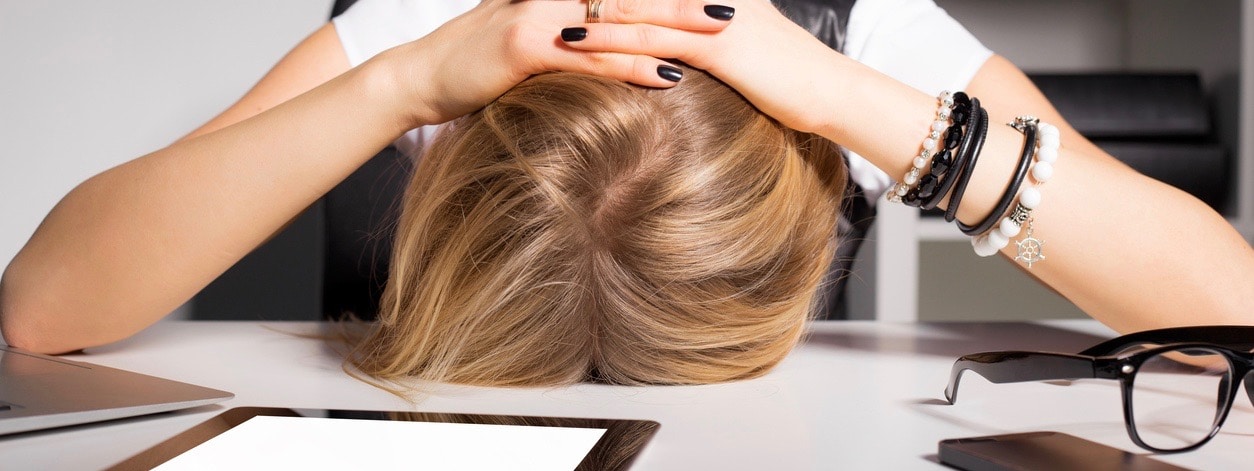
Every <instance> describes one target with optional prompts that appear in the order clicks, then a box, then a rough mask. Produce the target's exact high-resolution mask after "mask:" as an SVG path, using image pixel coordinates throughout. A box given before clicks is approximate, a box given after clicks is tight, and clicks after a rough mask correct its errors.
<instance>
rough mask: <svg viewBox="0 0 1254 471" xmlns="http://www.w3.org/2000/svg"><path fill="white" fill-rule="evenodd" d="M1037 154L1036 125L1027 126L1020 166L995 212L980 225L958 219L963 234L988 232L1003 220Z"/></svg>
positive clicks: (1024, 131)
mask: <svg viewBox="0 0 1254 471" xmlns="http://www.w3.org/2000/svg"><path fill="white" fill-rule="evenodd" d="M1035 154H1036V125H1029V126H1025V127H1024V129H1023V153H1022V154H1020V155H1019V168H1018V169H1016V170H1015V175H1014V178H1013V179H1011V180H1010V185H1007V186H1006V192H1005V193H1002V195H1001V200H999V201H998V202H997V206H996V207H995V208H994V209H993V212H992V213H990V214H989V215H988V217H986V218H984V220H983V221H980V223H979V224H978V225H975V226H968V225H966V224H963V223H962V221H958V228H959V229H961V230H962V233H963V234H966V235H969V236H974V235H980V234H983V233H985V232H988V230H989V229H991V228H992V227H993V225H994V224H997V221H1000V220H1001V217H1002V215H1004V214H1006V210H1008V209H1010V203H1011V202H1013V201H1014V200H1015V197H1016V196H1018V195H1019V188H1020V187H1021V186H1023V179H1024V178H1026V177H1027V176H1028V167H1031V166H1032V157H1033V156H1034V155H1035Z"/></svg>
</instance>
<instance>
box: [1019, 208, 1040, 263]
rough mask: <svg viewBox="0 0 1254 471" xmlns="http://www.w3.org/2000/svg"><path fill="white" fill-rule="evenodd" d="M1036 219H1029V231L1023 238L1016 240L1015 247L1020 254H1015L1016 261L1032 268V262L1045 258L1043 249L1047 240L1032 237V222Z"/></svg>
mask: <svg viewBox="0 0 1254 471" xmlns="http://www.w3.org/2000/svg"><path fill="white" fill-rule="evenodd" d="M1033 222H1036V220H1035V219H1028V232H1027V234H1026V235H1024V237H1023V239H1022V240H1020V241H1018V242H1015V248H1016V250H1017V251H1018V254H1017V255H1015V261H1016V262H1023V263H1026V264H1027V265H1028V268H1032V264H1033V263H1036V262H1039V261H1041V260H1045V253H1044V252H1043V251H1042V250H1043V247H1044V245H1045V241H1043V240H1040V239H1037V238H1035V237H1032V223H1033Z"/></svg>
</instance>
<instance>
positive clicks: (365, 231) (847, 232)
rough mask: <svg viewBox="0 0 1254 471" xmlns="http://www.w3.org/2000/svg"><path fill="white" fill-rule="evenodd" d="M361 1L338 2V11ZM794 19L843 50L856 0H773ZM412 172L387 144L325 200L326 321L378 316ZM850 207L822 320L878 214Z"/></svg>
mask: <svg viewBox="0 0 1254 471" xmlns="http://www.w3.org/2000/svg"><path fill="white" fill-rule="evenodd" d="M355 1H356V0H337V1H336V2H335V5H334V7H333V8H332V13H331V14H332V16H335V15H338V14H340V13H342V12H344V11H345V10H347V9H348V7H349V6H351V5H352V4H353V3H354V2H355ZM775 3H776V4H777V5H780V6H781V8H782V9H783V10H784V11H785V13H786V14H787V15H788V16H789V18H791V19H792V20H793V21H796V22H797V23H798V24H800V25H802V26H804V27H805V28H806V29H808V30H809V31H810V32H811V33H813V34H815V36H817V37H818V38H820V39H821V40H823V41H824V42H826V43H827V44H828V45H830V46H832V47H833V48H835V49H836V50H840V49H842V48H843V47H844V42H845V31H846V26H847V23H848V20H849V11H850V10H851V9H852V8H853V3H854V0H827V1H824V0H775ZM412 170H413V168H412V163H411V162H410V159H409V158H408V157H406V156H405V155H402V154H401V153H400V152H398V151H397V150H396V149H395V148H392V147H389V148H387V149H385V150H384V151H383V152H381V153H379V154H378V155H377V156H375V157H374V158H373V159H371V160H370V161H369V162H367V163H366V164H365V165H364V166H362V167H361V168H360V169H358V170H357V171H356V172H354V173H353V174H352V175H351V176H349V177H348V179H346V180H345V181H344V182H343V183H341V184H339V185H338V186H336V187H335V188H334V189H332V190H331V191H330V192H329V193H327V195H326V197H325V198H324V201H323V205H322V206H323V208H324V210H325V213H324V217H325V222H326V233H325V235H326V238H325V243H326V251H325V257H326V258H325V263H324V268H323V285H322V312H323V316H324V317H325V318H328V319H340V318H343V317H344V316H345V315H346V314H352V315H353V316H356V317H358V318H362V319H373V318H374V317H375V313H376V311H377V310H378V300H379V297H380V295H381V294H382V292H383V286H384V283H385V282H386V280H387V276H388V262H389V260H390V256H391V252H392V230H393V227H394V223H395V221H396V217H397V214H398V210H399V203H398V199H399V197H400V195H401V194H402V193H403V191H404V189H405V185H406V184H407V182H408V180H409V174H410V172H411V171H412ZM850 185H851V186H850V193H851V196H850V197H849V198H847V200H846V201H847V204H846V207H845V208H844V214H843V217H842V222H841V227H840V233H841V238H842V242H841V245H840V247H839V250H838V251H837V259H836V261H835V263H833V264H832V267H831V269H830V270H829V275H828V278H829V279H828V282H827V283H826V284H825V286H824V288H823V293H822V296H823V300H824V301H823V307H822V308H821V311H820V313H819V317H820V318H824V319H844V318H847V315H846V313H845V300H844V296H843V291H844V286H845V282H844V280H845V278H846V277H845V276H844V274H846V273H848V271H849V268H850V266H851V264H852V263H853V257H854V254H855V252H856V251H857V248H858V245H859V243H860V242H861V240H862V238H863V237H865V234H866V231H867V230H868V229H869V228H870V225H871V222H872V220H873V219H874V210H873V209H872V208H871V207H869V206H868V205H867V203H866V200H865V199H864V198H862V197H861V196H860V195H861V191H860V189H859V188H857V186H856V185H854V184H853V183H852V182H851V183H850Z"/></svg>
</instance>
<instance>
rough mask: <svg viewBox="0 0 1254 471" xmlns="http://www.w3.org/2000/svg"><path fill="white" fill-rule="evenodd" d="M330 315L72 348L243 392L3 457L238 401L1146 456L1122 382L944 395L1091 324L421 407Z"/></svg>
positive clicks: (854, 333) (85, 441) (88, 440)
mask: <svg viewBox="0 0 1254 471" xmlns="http://www.w3.org/2000/svg"><path fill="white" fill-rule="evenodd" d="M318 329H319V325H318V324H315V323H268V324H259V323H241V322H229V323H228V322H164V323H160V324H158V325H156V326H154V327H152V328H150V329H148V330H147V331H145V332H143V333H141V334H139V335H137V336H135V337H133V338H131V339H129V340H127V341H124V342H121V343H119V344H116V345H112V346H108V347H104V348H97V349H92V350H91V351H89V353H87V354H81V355H73V356H71V357H70V358H73V359H77V360H82V361H88V362H93V363H98V364H102V365H107V366H112V367H116V368H124V369H128V370H132V371H138V372H141V373H147V374H151V375H156V376H162V377H167V378H171V379H177V380H181V381H186V382H190V383H194V384H200V385H204V386H209V387H213V388H218V389H224V390H227V391H231V392H234V393H235V394H236V396H235V399H233V400H231V401H229V402H227V403H225V404H223V405H220V406H209V407H203V408H198V409H193V410H191V411H184V412H180V413H174V414H165V415H157V416H151V417H142V418H134V419H127V420H123V421H117V422H112V423H108V424H101V425H86V426H79V427H73V428H68V429H62V430H56V431H47V432H38V433H32V434H25V435H18V436H14V437H7V438H0V467H2V468H4V469H95V468H101V467H105V466H108V465H111V464H113V463H116V462H118V461H121V460H123V459H125V458H127V457H129V456H131V455H133V454H135V453H137V452H139V451H141V450H143V449H145V448H147V447H149V446H151V445H153V444H156V443H158V442H160V441H162V440H164V439H166V438H168V437H170V436H172V435H174V434H176V433H178V432H180V431H182V430H184V429H186V428H189V427H191V426H193V425H195V424H197V423H199V422H201V421H203V420H205V419H207V418H209V417H211V416H213V415H215V414H218V413H220V412H222V411H223V410H225V409H226V408H229V407H235V406H279V407H296V408H339V409H394V410H411V409H412V410H422V411H431V412H465V413H486V414H510V415H547V416H570V417H607V418H643V419H652V420H656V421H657V422H660V423H661V425H662V426H661V429H660V430H659V431H658V433H657V435H656V436H655V437H654V439H653V441H652V442H651V443H650V445H649V446H648V447H647V448H646V449H645V450H644V452H643V454H642V455H641V456H640V458H639V459H638V460H637V461H636V467H635V469H639V470H692V469H752V470H757V469H788V470H793V469H894V470H896V469H938V468H941V466H940V465H938V464H936V461H935V454H936V443H937V441H939V440H942V439H945V438H954V437H963V436H975V435H987V434H997V433H1010V432H1023V431H1036V430H1056V431H1062V432H1067V433H1071V434H1073V435H1078V436H1081V437H1084V438H1088V439H1090V440H1094V441H1098V442H1102V443H1105V444H1108V445H1111V446H1114V447H1117V448H1123V449H1126V450H1130V451H1136V452H1140V451H1141V450H1140V449H1138V448H1136V447H1135V446H1134V445H1133V444H1132V442H1131V441H1130V440H1129V439H1128V437H1127V435H1126V433H1125V432H1124V426H1123V422H1122V419H1121V415H1120V414H1121V409H1120V407H1121V406H1120V398H1119V388H1118V384H1117V382H1114V381H1099V380H1090V381H1084V382H1078V383H1075V384H1073V385H1071V386H1065V387H1063V386H1056V385H1052V384H1046V383H1023V384H1004V385H994V384H990V383H988V382H986V381H984V380H983V379H982V378H980V377H979V376H977V375H966V376H965V377H964V378H963V382H962V389H961V392H962V394H961V400H960V401H959V402H958V404H957V405H953V406H950V405H943V404H944V400H943V395H942V391H943V389H944V387H945V382H946V380H947V379H948V375H949V369H950V366H951V365H952V363H953V360H954V359H955V358H957V357H958V356H960V355H962V354H965V353H973V352H977V351H984V350H1000V349H1030V350H1038V349H1039V350H1059V351H1071V352H1076V351H1079V350H1080V349H1082V348H1084V347H1087V346H1089V345H1091V344H1094V343H1097V341H1098V340H1100V339H1103V338H1105V337H1106V336H1109V335H1110V332H1109V331H1108V330H1105V329H1104V328H1102V327H1101V326H1100V325H1098V324H1096V323H1094V322H1090V321H1066V322H1053V323H1048V324H1040V325H1029V324H889V323H871V322H830V323H827V322H824V323H816V324H814V325H813V328H812V333H811V334H810V336H809V338H808V339H807V341H806V342H805V344H804V345H801V346H800V347H799V348H798V349H797V350H796V351H795V352H794V353H793V354H792V356H790V357H789V358H788V359H787V360H786V361H784V362H783V363H782V364H781V365H780V366H779V367H778V368H776V369H775V370H774V371H773V372H771V373H770V374H769V375H767V376H765V377H763V378H759V379H755V380H751V381H743V382H737V383H731V384H717V385H708V386H692V387H687V386H685V387H648V388H630V387H614V386H603V385H576V386H571V387H565V388H549V389H530V390H527V389H524V390H516V389H514V390H511V389H486V388H464V387H442V388H441V389H439V390H437V391H436V392H435V393H434V395H432V396H431V397H429V398H427V399H425V400H423V401H422V402H420V403H418V404H417V405H411V404H409V403H406V402H405V401H402V400H401V399H399V398H397V397H395V396H393V395H392V394H389V393H387V392H384V391H382V390H379V389H375V388H374V387H372V386H369V385H367V384H364V383H362V382H360V381H358V380H356V379H353V378H351V377H349V376H348V375H346V374H345V373H344V372H343V371H342V370H341V369H340V358H339V356H338V355H336V354H335V352H334V351H332V350H331V349H329V348H327V347H326V346H325V345H324V344H323V343H322V342H320V341H317V340H311V339H308V338H302V337H298V336H296V335H292V333H315V332H317V331H318ZM1251 449H1254V408H1251V406H1250V403H1249V401H1248V399H1246V398H1245V397H1244V394H1242V395H1241V397H1239V398H1238V404H1237V406H1236V407H1234V410H1233V411H1232V413H1231V415H1230V416H1229V418H1228V423H1227V424H1226V425H1225V426H1224V429H1223V431H1222V432H1221V433H1220V434H1219V436H1218V437H1216V438H1215V439H1214V440H1213V441H1211V442H1210V443H1209V444H1207V445H1206V446H1205V447H1203V448H1202V449H1201V450H1200V451H1196V452H1192V453H1185V454H1181V455H1172V456H1164V457H1160V459H1162V460H1164V461H1169V462H1173V463H1176V464H1180V465H1183V466H1186V467H1192V468H1199V469H1248V468H1249V465H1250V460H1251V459H1252V458H1254V452H1251V451H1250V450H1251Z"/></svg>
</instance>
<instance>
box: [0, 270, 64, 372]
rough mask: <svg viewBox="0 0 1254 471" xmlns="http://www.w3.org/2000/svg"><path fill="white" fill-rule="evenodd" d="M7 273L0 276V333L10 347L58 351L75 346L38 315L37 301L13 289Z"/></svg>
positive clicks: (37, 350)
mask: <svg viewBox="0 0 1254 471" xmlns="http://www.w3.org/2000/svg"><path fill="white" fill-rule="evenodd" d="M9 278H11V277H10V276H7V274H6V276H5V277H4V279H0V335H2V336H3V337H4V342H5V344H7V345H8V346H10V347H15V348H20V349H22V350H26V351H30V352H35V353H43V354H58V353H67V352H72V351H74V350H78V349H79V348H81V347H74V346H72V345H69V344H66V343H65V342H63V341H58V337H59V336H58V335H56V333H55V332H53V331H52V330H51V329H50V328H49V326H48V325H47V322H46V317H43V316H41V312H40V311H41V310H40V309H38V306H37V303H34V302H30V301H29V300H28V299H26V298H27V297H26V296H24V295H23V294H22V293H20V292H17V290H15V289H13V287H12V285H13V283H12V282H10V281H11V280H9Z"/></svg>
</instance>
